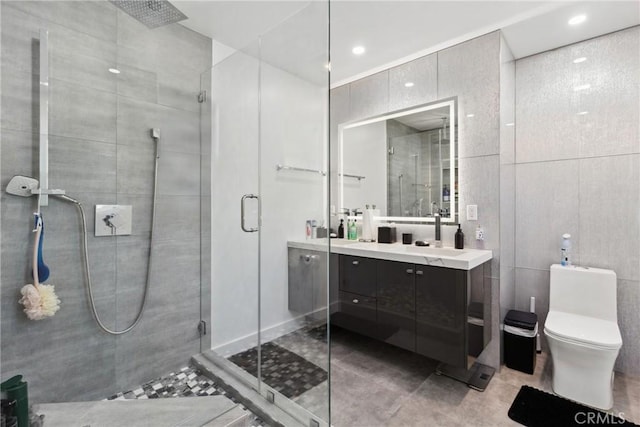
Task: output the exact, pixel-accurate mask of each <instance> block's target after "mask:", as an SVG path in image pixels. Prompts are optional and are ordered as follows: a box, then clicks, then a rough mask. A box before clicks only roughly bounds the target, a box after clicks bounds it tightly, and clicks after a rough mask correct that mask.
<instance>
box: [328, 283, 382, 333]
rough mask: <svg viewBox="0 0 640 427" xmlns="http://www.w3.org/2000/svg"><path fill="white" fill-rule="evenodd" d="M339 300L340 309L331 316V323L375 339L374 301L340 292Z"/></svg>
mask: <svg viewBox="0 0 640 427" xmlns="http://www.w3.org/2000/svg"><path fill="white" fill-rule="evenodd" d="M339 298H340V309H339V311H338V312H336V313H334V314H333V315H332V316H331V323H333V324H335V325H338V326H341V327H343V328H345V329H349V330H350V331H353V332H357V333H360V334H363V335H367V336H370V337H377V335H376V330H377V324H376V306H377V304H376V299H375V298H373V297H368V296H366V295H358V294H354V293H351V292H342V291H340V297H339Z"/></svg>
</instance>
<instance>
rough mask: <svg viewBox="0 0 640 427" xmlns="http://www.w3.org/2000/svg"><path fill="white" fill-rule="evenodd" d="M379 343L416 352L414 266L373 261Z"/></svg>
mask: <svg viewBox="0 0 640 427" xmlns="http://www.w3.org/2000/svg"><path fill="white" fill-rule="evenodd" d="M376 266H377V275H378V278H377V292H378V294H377V296H378V327H379V332H380V339H382V340H383V341H385V342H387V343H389V344H393V345H395V346H398V347H402V348H404V349H407V350H411V351H416V339H415V336H416V284H415V272H416V268H415V265H414V264H407V263H404V262H394V261H382V260H378V261H376Z"/></svg>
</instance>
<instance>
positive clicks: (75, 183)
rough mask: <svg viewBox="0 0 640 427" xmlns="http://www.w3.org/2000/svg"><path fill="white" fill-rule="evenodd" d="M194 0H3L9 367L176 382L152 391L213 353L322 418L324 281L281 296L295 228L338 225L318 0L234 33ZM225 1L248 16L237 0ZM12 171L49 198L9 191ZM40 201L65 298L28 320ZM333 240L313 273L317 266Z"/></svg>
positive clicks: (53, 392)
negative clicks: (296, 298)
mask: <svg viewBox="0 0 640 427" xmlns="http://www.w3.org/2000/svg"><path fill="white" fill-rule="evenodd" d="M196 3H198V2H184V3H182V2H174V4H173V5H171V4H170V3H168V2H166V1H149V2H146V1H128V2H127V1H116V0H114V1H106V0H104V1H55V2H38V1H3V2H2V3H1V4H0V12H1V19H2V21H1V29H0V31H1V36H2V40H1V42H2V57H1V61H2V74H1V79H2V80H1V84H2V89H1V92H2V106H1V107H2V108H1V123H0V138H1V141H2V145H1V149H0V158H1V161H2V168H1V170H0V172H1V185H2V194H1V196H0V203H1V220H0V225H1V230H2V238H1V240H2V241H1V245H2V259H1V267H2V269H1V297H2V306H1V311H0V316H1V334H2V343H1V347H2V348H1V356H0V357H1V360H0V366H1V372H0V374H1V376H2V380H3V381H4V380H6V379H7V378H10V377H13V376H14V375H23V378H24V380H26V381H28V383H29V398H30V399H31V402H32V403H42V404H44V403H56V402H81V401H96V400H102V399H106V398H114V397H115V398H118V399H128V398H129V397H132V396H134V395H135V396H134V397H137V398H140V396H141V395H140V393H138V390H143V394H144V395H147V397H170V396H171V394H172V392H171V391H170V390H169V387H168V386H166V384H164V383H163V387H164V388H163V389H162V390H161V391H158V390H159V388H155V387H150V388H149V389H147V386H148V385H149V384H151V383H150V382H151V381H153V380H155V379H157V378H159V377H164V376H167V375H174V377H179V376H180V372H183V371H181V369H183V368H185V367H187V366H191V367H190V369H195V368H194V366H196V365H197V366H196V367H199V368H200V369H201V370H202V371H201V373H202V374H203V375H208V373H207V372H205V371H206V369H208V368H207V367H205V366H203V365H201V364H200V363H201V362H203V361H204V362H207V363H210V364H211V366H213V367H214V368H213V370H214V371H215V372H214V373H213V375H214V376H216V375H220V376H224V375H228V376H229V377H228V378H232V379H233V380H234V381H238V383H239V384H244V385H245V386H246V387H248V388H249V389H250V390H252V391H253V392H255V393H256V397H255V398H254V400H256V399H261V400H263V401H264V402H267V403H269V402H272V403H275V405H276V406H277V407H279V408H281V409H282V410H283V411H284V413H285V414H288V415H287V416H290V417H291V419H295V420H297V422H300V423H302V424H305V425H309V423H310V422H313V423H318V425H326V424H327V423H329V420H330V415H329V413H330V410H329V345H328V336H327V335H328V328H327V319H328V316H327V312H328V307H327V304H326V301H327V300H328V286H327V283H326V280H325V281H324V282H322V281H320V282H314V283H313V286H314V287H316V288H317V290H318V292H319V293H323V292H324V294H325V295H327V297H326V298H325V304H324V306H321V307H316V309H314V310H313V311H309V312H302V311H295V310H290V309H289V306H288V301H287V295H288V293H287V292H288V290H287V283H288V277H287V274H288V269H287V268H288V267H287V266H288V258H287V241H289V240H295V239H304V232H305V223H306V221H307V220H315V221H317V223H318V224H321V223H324V224H326V225H328V224H329V220H330V213H329V208H328V206H329V200H328V188H329V176H330V174H329V167H328V165H329V160H328V159H329V153H328V151H329V148H328V142H327V138H328V136H327V134H328V132H327V128H328V114H327V112H328V61H329V59H328V2H326V1H312V2H299V3H296V6H295V7H291V6H290V7H289V13H286V14H283V15H282V17H281V18H280V19H279V20H277V22H274V23H273V25H270V26H269V28H268V30H266V31H261V32H260V33H259V34H256V35H254V36H252V39H251V40H249V41H247V40H246V39H244V40H243V41H242V43H237V40H238V39H228V40H227V39H224V36H221V38H223V39H224V40H215V39H214V40H212V38H211V37H210V36H209V35H206V34H202V33H200V32H197V31H194V30H193V29H190V28H188V25H186V24H185V21H184V18H185V17H188V16H189V11H192V10H196V9H197V4H196ZM215 3H216V2H212V4H215ZM218 3H220V2H218ZM221 3H224V2H221ZM221 3H220V4H221ZM203 4H204V3H203ZM132 7H133V9H131V8H132ZM193 8H196V9H193ZM216 10H218V11H223V12H224V13H226V14H228V18H227V19H229V20H237V23H238V25H240V26H241V24H243V23H244V22H245V20H246V22H251V20H250V19H251V16H250V14H248V12H247V9H246V8H243V7H242V2H240V3H237V4H236V5H234V6H230V7H222V6H221V7H220V8H218V9H216ZM221 13H222V12H221ZM186 22H188V21H186ZM43 32H45V33H46V34H48V39H47V40H48V42H47V40H45V39H44V38H43V37H42V35H41V34H42V33H43ZM234 40H236V42H234ZM225 52H226V53H225ZM223 53H224V54H223ZM224 55H227V56H226V57H223V56H224ZM47 75H48V76H47ZM45 77H48V79H46V78H45ZM43 94H46V96H43ZM43 110H46V114H45V115H44V116H43V115H42V111H43ZM152 129H154V130H156V132H152V131H151V130H152ZM158 129H159V132H158V131H157V130H158ZM45 148H46V149H45ZM156 150H158V151H156ZM43 153H46V154H43ZM44 155H46V157H47V162H46V165H45V164H44V163H43V162H42V159H43V156H44ZM277 165H283V166H288V167H290V168H281V169H278V168H277V167H276V166H277ZM296 169H310V170H315V171H318V172H320V173H308V172H304V171H299V170H296ZM15 176H23V177H27V178H28V179H32V181H29V182H31V183H33V182H35V184H33V185H34V188H33V189H31V188H29V189H28V191H29V192H31V193H33V194H36V195H37V193H38V192H40V193H42V194H41V195H40V203H38V201H37V200H38V197H15V196H14V195H15V194H16V193H15V191H13V192H12V191H9V190H11V188H12V187H10V186H9V183H10V182H11V179H12V178H13V177H15ZM51 189H62V190H64V194H65V197H67V199H66V200H62V199H61V198H60V197H54V196H49V197H48V198H47V197H46V196H47V195H51V194H53V193H49V194H46V193H47V191H50V190H51ZM24 191H27V190H24ZM10 193H11V194H10ZM22 195H24V196H30V194H26V193H25V194H22ZM42 199H48V200H46V203H42ZM69 201H71V202H72V203H69ZM75 201H77V202H78V203H79V204H77V203H76V202H75ZM80 205H81V206H82V207H83V209H84V210H83V211H82V214H81V213H80V211H77V210H76V206H80ZM105 206H106V207H107V208H104V207H105ZM101 208H102V209H111V211H109V212H108V213H107V214H106V215H105V214H104V211H103V210H100V209H101ZM38 209H39V211H40V214H41V216H42V218H43V219H44V220H45V221H46V230H45V233H44V235H45V237H44V239H43V240H42V254H43V259H44V260H46V265H47V266H48V268H49V269H50V274H49V277H48V278H47V280H46V284H51V285H54V286H55V293H56V294H57V297H58V298H59V300H60V305H59V310H58V311H57V312H55V314H54V315H52V316H50V317H47V318H44V319H42V320H30V319H29V318H28V317H27V316H26V315H25V313H24V312H23V308H24V307H23V306H22V305H20V304H19V303H18V300H19V299H20V289H21V288H22V287H23V286H24V285H25V284H30V283H32V282H33V278H34V277H33V276H34V274H33V271H32V270H33V269H32V258H33V257H32V253H33V252H34V238H33V237H34V235H33V233H32V229H33V213H34V211H37V210H38ZM123 212H130V217H127V218H125V216H126V215H125V214H122V215H124V216H120V215H121V213H123ZM127 215H128V214H127ZM119 220H122V221H124V223H126V226H124V227H121V225H120V224H121V223H120V222H116V221H119ZM83 224H86V227H85V226H84V225H83ZM105 227H107V230H110V231H109V232H107V233H103V232H101V230H103V229H104V228H105ZM116 229H117V230H116ZM84 249H86V256H85V252H84ZM328 251H329V248H328V244H327V248H326V253H325V256H324V257H319V258H314V259H312V260H311V262H312V263H313V266H314V267H313V268H315V269H317V270H318V271H325V272H326V271H328V261H327V260H328ZM36 252H37V251H36ZM85 261H86V262H85ZM36 270H38V271H39V269H38V268H37V267H36ZM89 276H90V281H89ZM325 277H326V274H325ZM42 282H44V280H43V281H42ZM89 283H90V284H91V286H90V287H88V284H89ZM98 318H99V319H100V323H101V324H102V326H103V327H100V325H99V324H98V323H97V322H96V320H97V319H98ZM106 330H109V331H112V332H116V333H117V334H110V333H107V332H106ZM121 332H122V333H121ZM193 357H195V359H194V361H195V362H194V361H192V358H193ZM194 363H195V364H196V365H194ZM207 366H209V365H207ZM302 370H304V372H302ZM285 377H286V378H288V379H290V378H292V377H295V378H297V377H301V378H302V379H300V380H297V381H293V382H290V381H289V382H286V384H285V383H284V382H283V381H278V380H277V379H278V378H285ZM216 378H219V377H216ZM225 378H227V377H225ZM216 381H217V382H216ZM211 383H212V384H220V382H219V379H217V380H212V381H211ZM185 387H186V385H185ZM152 388H154V389H152ZM213 388H214V387H213V385H212V386H211V389H210V390H212V389H213ZM205 391H206V390H204V389H202V390H200V391H197V392H193V393H192V394H194V395H200V396H205V395H208V394H207V393H205ZM210 394H216V393H215V392H211V393H210ZM218 394H219V393H218Z"/></svg>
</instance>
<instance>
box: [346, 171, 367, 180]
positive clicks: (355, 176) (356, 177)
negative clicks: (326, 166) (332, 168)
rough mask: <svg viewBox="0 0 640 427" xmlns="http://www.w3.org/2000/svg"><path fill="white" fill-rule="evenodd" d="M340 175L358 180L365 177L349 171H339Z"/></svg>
mask: <svg viewBox="0 0 640 427" xmlns="http://www.w3.org/2000/svg"><path fill="white" fill-rule="evenodd" d="M340 176H344V177H345V178H355V179H357V180H358V181H361V180H363V179H365V178H366V177H365V176H363V175H351V174H349V173H341V174H340Z"/></svg>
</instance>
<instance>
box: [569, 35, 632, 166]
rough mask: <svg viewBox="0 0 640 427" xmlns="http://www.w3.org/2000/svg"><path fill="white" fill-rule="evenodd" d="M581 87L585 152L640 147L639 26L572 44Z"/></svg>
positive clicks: (581, 149) (581, 148) (604, 153)
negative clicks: (586, 87) (582, 88)
mask: <svg viewBox="0 0 640 427" xmlns="http://www.w3.org/2000/svg"><path fill="white" fill-rule="evenodd" d="M568 50H569V52H570V55H571V58H580V57H584V58H587V59H586V61H584V62H580V63H578V64H571V65H572V66H573V67H572V68H573V69H574V75H575V76H579V77H576V78H575V79H576V80H579V81H580V82H581V84H590V85H591V87H590V88H589V89H586V90H583V91H580V97H579V101H578V102H579V104H578V105H579V108H578V109H579V110H580V111H584V112H588V114H586V115H583V116H582V117H581V125H582V126H580V128H579V130H580V145H579V152H580V157H581V158H585V157H592V156H609V155H616V154H629V153H640V120H639V119H638V117H639V116H640V101H639V100H640V71H639V70H640V54H638V52H640V26H637V27H634V28H631V29H628V30H625V31H620V32H617V33H614V34H611V35H609V36H607V37H600V38H597V39H594V40H590V41H587V42H583V43H578V44H576V45H573V46H570V48H569V49H568Z"/></svg>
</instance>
